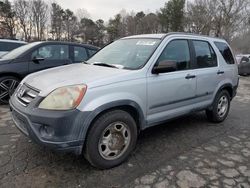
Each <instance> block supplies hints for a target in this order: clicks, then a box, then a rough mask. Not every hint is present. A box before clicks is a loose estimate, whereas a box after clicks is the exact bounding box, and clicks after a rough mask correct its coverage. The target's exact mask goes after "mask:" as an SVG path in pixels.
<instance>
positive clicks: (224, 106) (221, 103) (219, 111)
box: [206, 90, 230, 123]
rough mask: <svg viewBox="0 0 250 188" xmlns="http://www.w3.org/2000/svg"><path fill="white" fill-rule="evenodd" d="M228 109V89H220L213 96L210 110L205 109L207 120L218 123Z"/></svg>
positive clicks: (224, 116)
mask: <svg viewBox="0 0 250 188" xmlns="http://www.w3.org/2000/svg"><path fill="white" fill-rule="evenodd" d="M229 109H230V95H229V93H228V91H226V90H222V91H221V92H220V93H218V94H217V95H216V97H215V100H214V103H213V106H212V109H211V110H206V114H207V118H208V120H209V121H212V122H215V123H220V122H222V121H224V120H225V119H226V117H227V115H228V112H229Z"/></svg>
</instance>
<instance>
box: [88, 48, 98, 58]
mask: <svg viewBox="0 0 250 188" xmlns="http://www.w3.org/2000/svg"><path fill="white" fill-rule="evenodd" d="M88 52H89V56H90V57H92V56H93V55H94V54H95V53H96V52H97V50H93V49H88Z"/></svg>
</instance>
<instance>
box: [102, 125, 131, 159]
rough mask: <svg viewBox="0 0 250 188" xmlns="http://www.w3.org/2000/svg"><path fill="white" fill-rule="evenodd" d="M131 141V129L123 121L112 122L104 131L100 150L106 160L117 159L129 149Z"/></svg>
mask: <svg viewBox="0 0 250 188" xmlns="http://www.w3.org/2000/svg"><path fill="white" fill-rule="evenodd" d="M130 141H131V134H130V130H129V129H128V127H127V125H126V124H124V123H122V122H115V123H112V124H110V125H109V126H108V127H107V128H106V129H105V130H104V131H103V133H102V136H101V138H100V140H99V146H98V150H99V153H100V155H101V156H102V157H103V158H104V159H106V160H115V159H117V158H119V157H121V156H122V155H123V154H124V153H125V151H126V150H127V148H128V146H129V144H130Z"/></svg>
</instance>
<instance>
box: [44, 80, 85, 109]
mask: <svg viewBox="0 0 250 188" xmlns="http://www.w3.org/2000/svg"><path fill="white" fill-rule="evenodd" d="M86 90H87V86H86V85H74V86H66V87H61V88H58V89H56V90H54V91H52V92H51V93H50V94H49V95H48V96H47V97H46V98H45V99H44V100H43V101H42V102H41V103H40V105H39V108H41V109H47V110H70V109H74V108H76V107H77V106H78V105H79V104H80V102H81V101H82V98H83V96H84V94H85V93H86Z"/></svg>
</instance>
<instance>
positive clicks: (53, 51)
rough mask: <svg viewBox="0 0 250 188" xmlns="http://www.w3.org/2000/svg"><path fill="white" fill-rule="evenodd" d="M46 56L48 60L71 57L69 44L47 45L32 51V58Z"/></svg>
mask: <svg viewBox="0 0 250 188" xmlns="http://www.w3.org/2000/svg"><path fill="white" fill-rule="evenodd" d="M35 57H36V58H44V59H47V60H58V59H59V60H64V59H69V47H68V46H67V45H46V46H42V47H40V48H39V49H38V50H36V51H34V52H33V53H32V58H35Z"/></svg>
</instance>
